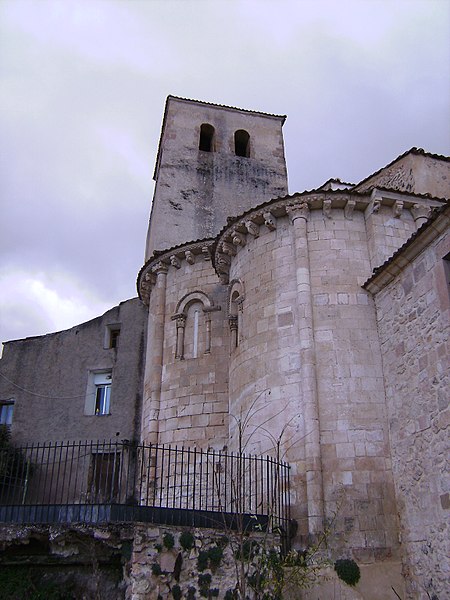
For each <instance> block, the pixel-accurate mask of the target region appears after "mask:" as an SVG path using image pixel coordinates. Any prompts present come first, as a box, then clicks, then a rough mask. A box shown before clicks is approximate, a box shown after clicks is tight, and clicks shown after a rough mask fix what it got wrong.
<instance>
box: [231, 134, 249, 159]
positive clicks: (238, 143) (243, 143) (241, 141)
mask: <svg viewBox="0 0 450 600" xmlns="http://www.w3.org/2000/svg"><path fill="white" fill-rule="evenodd" d="M234 153H235V154H236V156H244V157H245V158H248V157H249V156H250V135H249V134H248V132H247V131H244V129H238V130H237V131H235V132H234Z"/></svg>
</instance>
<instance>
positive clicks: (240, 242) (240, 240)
mask: <svg viewBox="0 0 450 600" xmlns="http://www.w3.org/2000/svg"><path fill="white" fill-rule="evenodd" d="M231 239H232V240H233V244H234V245H235V246H245V244H246V242H247V240H246V239H245V235H244V234H243V233H239V231H233V233H232V234H231Z"/></svg>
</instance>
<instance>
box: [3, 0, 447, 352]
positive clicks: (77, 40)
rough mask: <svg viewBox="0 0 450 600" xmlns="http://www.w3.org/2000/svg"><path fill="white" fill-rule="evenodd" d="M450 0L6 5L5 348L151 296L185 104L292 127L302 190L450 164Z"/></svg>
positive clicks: (293, 163)
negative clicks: (281, 117)
mask: <svg viewBox="0 0 450 600" xmlns="http://www.w3.org/2000/svg"><path fill="white" fill-rule="evenodd" d="M449 28H450V3H449V2H448V1H447V0H420V1H414V0H402V1H395V0H386V1H385V0H378V1H377V0H359V1H345V0H332V1H325V0H324V1H321V0H312V1H308V0H290V1H288V0H286V1H283V0H275V1H271V0H226V1H219V0H178V1H170V0H161V1H160V0H140V1H132V0H128V1H125V0H123V1H114V0H103V1H100V2H97V1H95V0H86V1H82V0H77V1H74V2H71V1H70V0H60V1H56V2H50V1H46V0H39V1H32V2H23V1H21V0H13V1H8V0H2V1H0V76H1V80H0V87H1V92H0V107H1V113H0V144H1V162H0V194H1V196H0V211H1V212H0V340H1V341H5V340H8V339H15V338H20V337H26V336H32V335H40V334H44V333H47V332H50V331H55V330H59V329H64V328H67V327H71V326H73V325H75V324H77V323H79V322H82V321H86V320H88V319H91V318H93V317H95V316H97V315H99V314H101V313H103V312H104V311H105V310H107V309H108V308H110V307H112V306H114V305H115V304H117V303H118V302H120V301H121V300H124V299H127V298H130V297H132V296H135V295H136V288H135V280H136V274H137V272H138V270H139V268H140V267H141V265H142V262H143V254H144V243H145V235H146V229H147V222H148V215H149V210H150V204H151V198H152V193H153V181H152V174H153V167H154V161H155V156H156V151H157V145H158V138H159V132H160V127H161V120H162V114H163V109H164V102H165V99H166V96H167V95H168V94H174V95H178V96H183V97H187V98H195V99H199V100H206V101H210V102H217V103H222V104H229V105H233V106H239V107H242V108H249V109H254V110H261V111H266V112H273V113H277V114H287V115H288V119H287V121H286V124H285V126H284V135H285V145H286V157H287V164H288V172H289V189H290V192H291V193H293V192H295V191H302V190H304V189H307V188H311V187H315V186H318V185H320V184H321V183H323V182H324V181H325V180H327V179H328V178H329V177H340V178H341V179H343V180H345V181H355V182H356V181H358V180H361V179H362V178H363V177H365V176H366V175H368V174H369V173H371V172H372V171H374V170H376V169H378V168H380V167H381V166H383V165H384V164H386V163H388V162H390V161H391V160H392V159H393V158H395V157H396V156H397V155H399V154H401V153H402V152H404V151H405V150H407V149H408V148H410V147H412V146H419V147H423V148H425V149H426V150H428V151H430V152H435V153H440V154H448V153H449V146H450V133H449V123H450V93H449V85H450V62H449V40H450V35H449V34H450V31H449Z"/></svg>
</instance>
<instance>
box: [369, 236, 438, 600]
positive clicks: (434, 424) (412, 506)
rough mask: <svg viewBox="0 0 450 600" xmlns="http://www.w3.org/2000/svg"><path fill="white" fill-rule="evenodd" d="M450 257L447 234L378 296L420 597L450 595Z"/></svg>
mask: <svg viewBox="0 0 450 600" xmlns="http://www.w3.org/2000/svg"><path fill="white" fill-rule="evenodd" d="M449 251H450V236H448V233H447V235H443V236H440V237H439V238H437V239H436V240H435V241H434V242H433V243H432V244H431V245H430V246H429V247H428V248H427V249H426V250H424V251H423V252H422V253H421V254H419V255H418V256H417V257H416V258H415V260H414V261H413V262H412V263H410V264H407V266H405V268H404V269H403V271H402V272H401V273H400V274H399V275H398V276H397V277H396V278H395V279H394V280H393V281H392V282H391V283H390V284H388V285H387V287H385V288H384V289H382V290H381V291H380V292H379V293H378V294H377V295H376V298H375V300H376V307H377V319H378V328H379V332H380V339H381V347H382V354H383V369H384V377H385V382H386V401H387V408H388V415H389V427H390V439H391V450H392V461H393V471H394V475H395V485H396V494H397V502H398V508H399V512H400V521H401V533H402V542H403V545H404V547H405V550H406V555H405V557H404V571H405V578H406V581H407V586H408V594H409V595H408V597H410V598H420V599H422V598H423V599H425V598H444V597H446V594H447V592H448V580H449V576H450V573H449V570H448V560H447V559H448V556H449V545H448V541H449V539H450V536H449V532H448V517H449V514H448V513H449V509H450V501H449V492H450V479H449V477H448V472H449V470H448V462H447V460H448V450H449V448H448V433H449V424H450V420H449V418H450V411H449V404H448V400H449V395H448V392H449V389H450V380H449V369H448V357H449V355H450V341H449V332H450V323H449V320H450V318H449V317H450V301H449V290H448V283H447V281H446V275H445V272H444V261H443V260H442V259H443V257H444V256H445V255H446V254H447V253H448V252H449ZM446 590H447V591H446Z"/></svg>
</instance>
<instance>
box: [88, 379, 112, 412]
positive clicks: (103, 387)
mask: <svg viewBox="0 0 450 600" xmlns="http://www.w3.org/2000/svg"><path fill="white" fill-rule="evenodd" d="M111 386H112V371H111V370H102V371H100V370H99V371H90V372H89V376H88V386H87V392H86V402H85V407H84V414H85V415H96V416H98V417H101V416H104V415H109V414H111Z"/></svg>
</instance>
